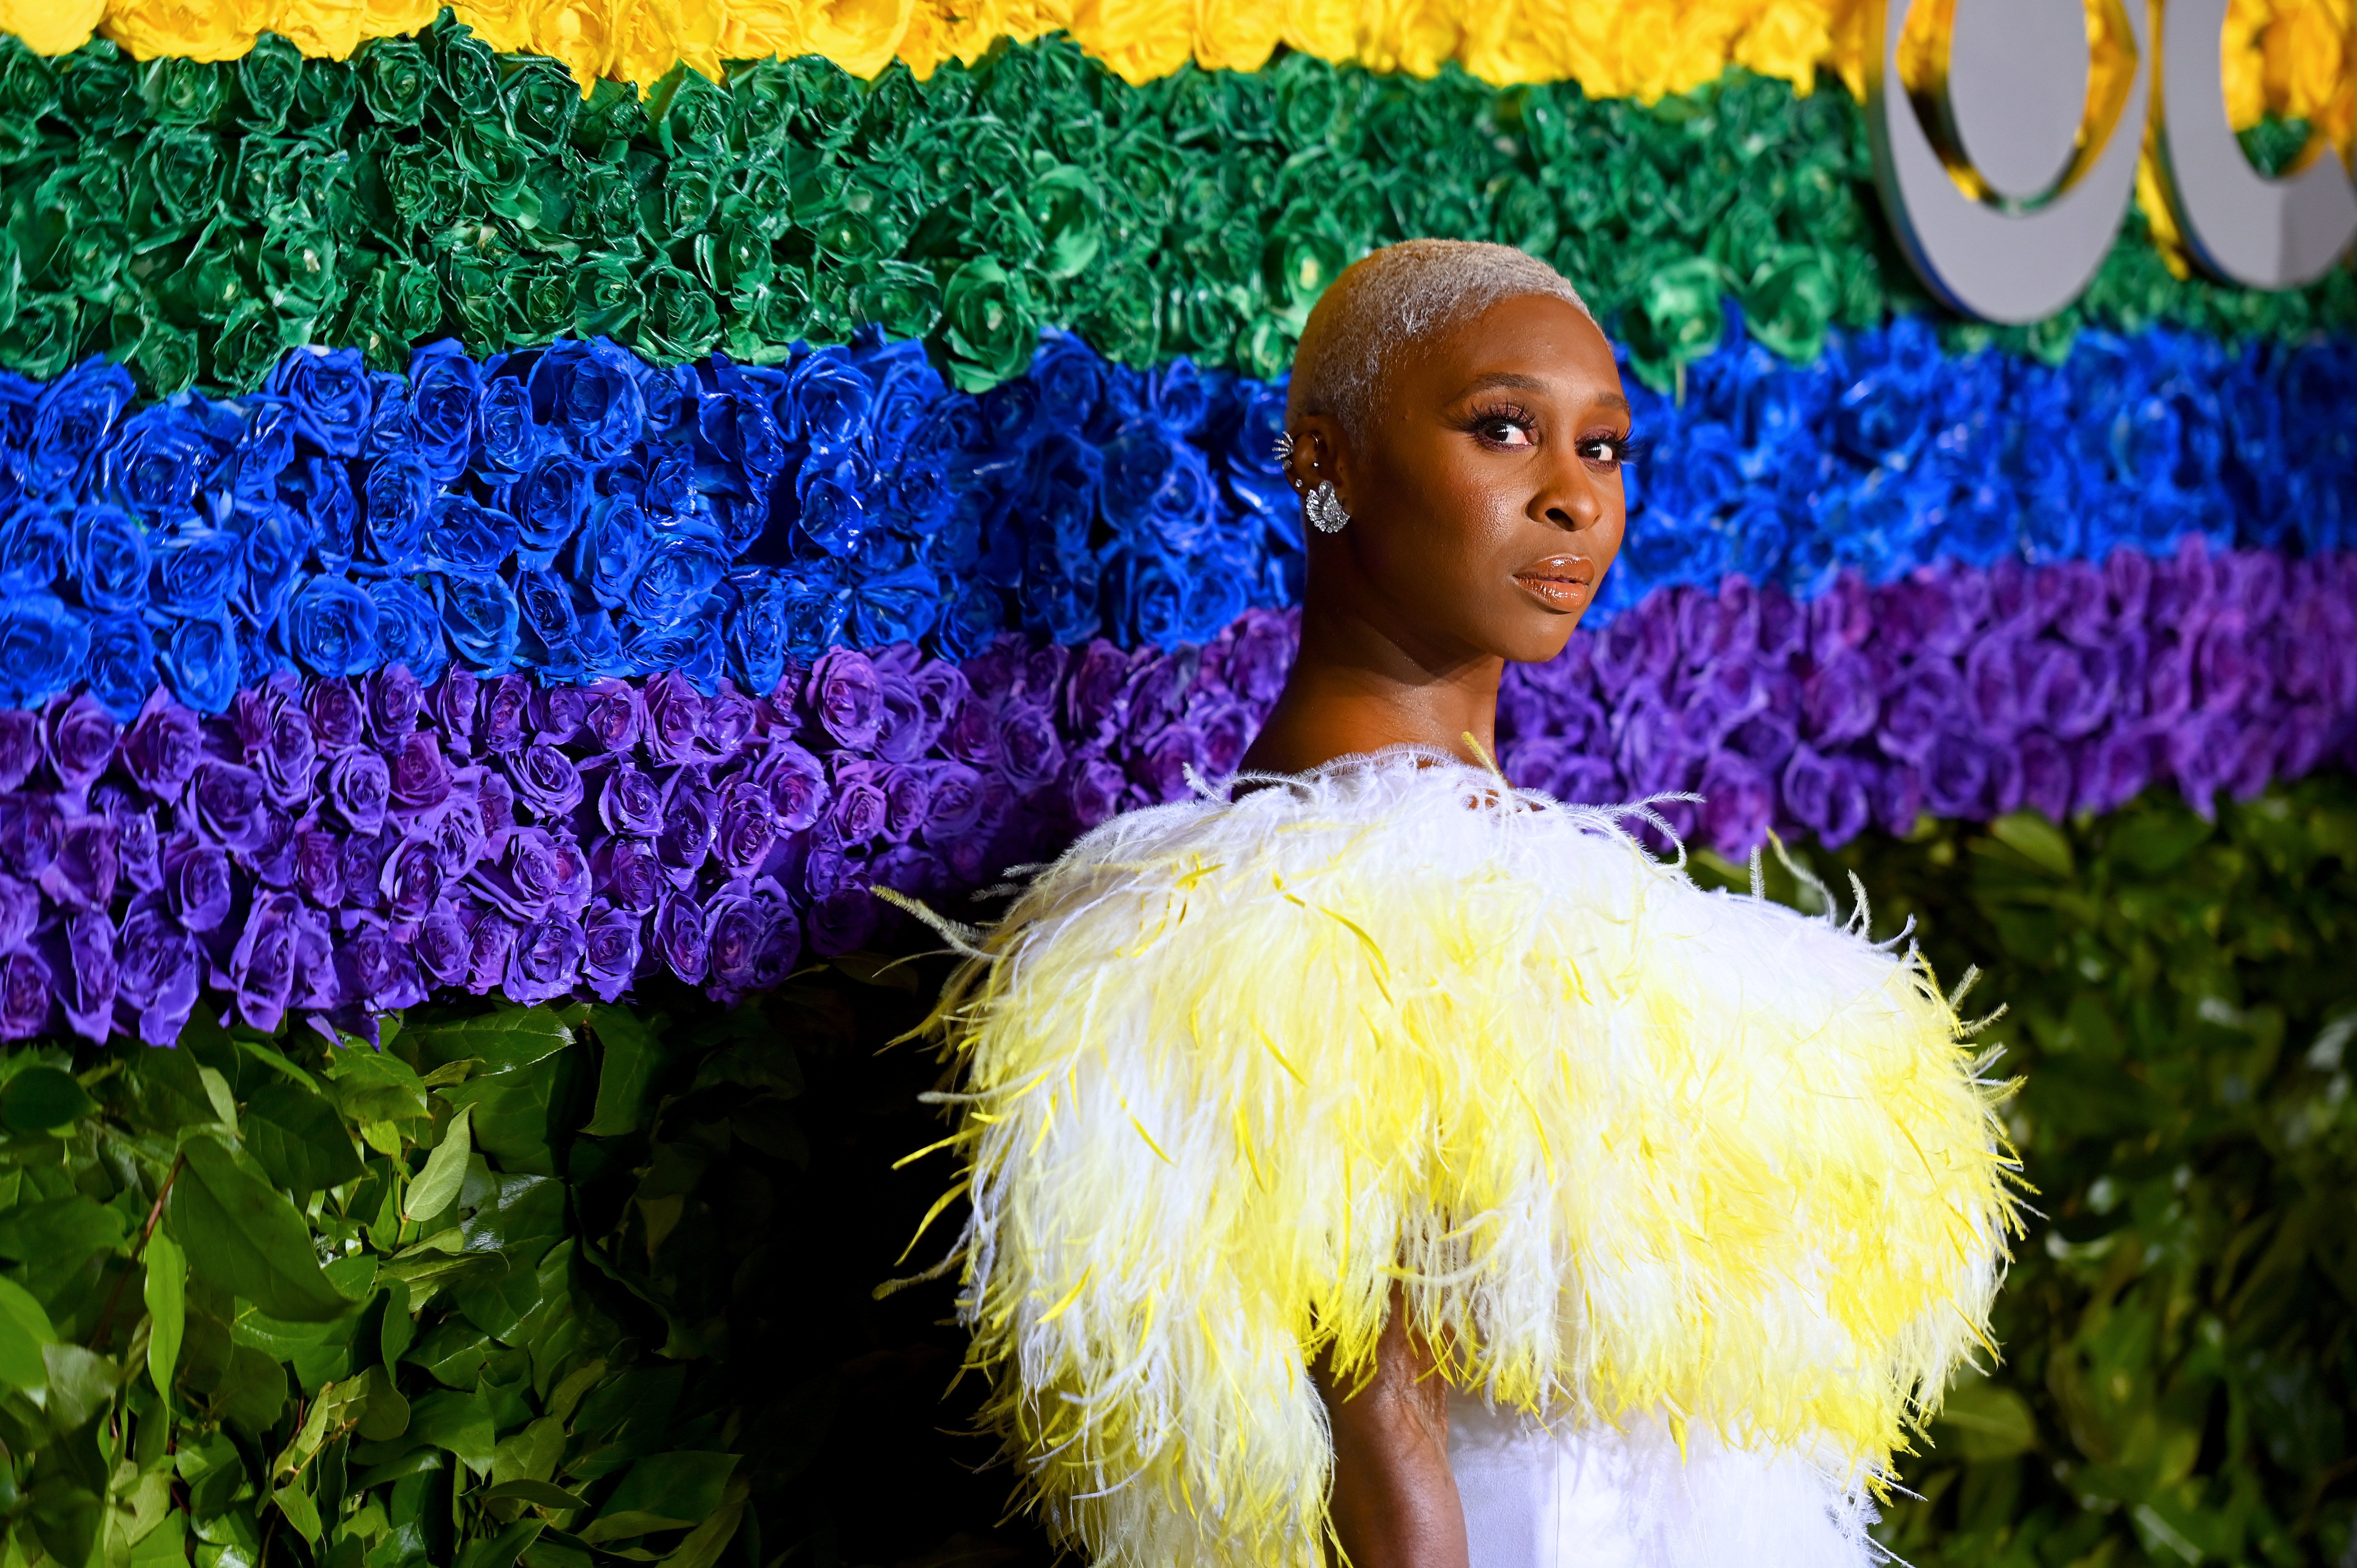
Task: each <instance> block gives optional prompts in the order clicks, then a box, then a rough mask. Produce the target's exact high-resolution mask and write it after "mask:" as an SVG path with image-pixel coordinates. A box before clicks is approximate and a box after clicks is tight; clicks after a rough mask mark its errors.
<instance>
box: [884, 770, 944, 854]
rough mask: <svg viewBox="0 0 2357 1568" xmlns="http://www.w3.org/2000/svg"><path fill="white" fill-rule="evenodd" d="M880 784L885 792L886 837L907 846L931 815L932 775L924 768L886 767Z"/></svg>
mask: <svg viewBox="0 0 2357 1568" xmlns="http://www.w3.org/2000/svg"><path fill="white" fill-rule="evenodd" d="M881 773H882V777H881V778H880V779H877V782H878V783H879V784H881V785H882V786H883V789H884V836H885V837H886V838H888V839H890V840H891V841H892V842H893V843H908V842H909V840H910V839H912V838H914V837H916V836H917V830H918V829H920V828H921V827H923V826H924V825H925V819H926V818H927V817H928V816H930V815H931V813H932V807H933V789H932V774H931V769H930V768H921V767H894V766H887V767H885V768H883V769H882V770H881Z"/></svg>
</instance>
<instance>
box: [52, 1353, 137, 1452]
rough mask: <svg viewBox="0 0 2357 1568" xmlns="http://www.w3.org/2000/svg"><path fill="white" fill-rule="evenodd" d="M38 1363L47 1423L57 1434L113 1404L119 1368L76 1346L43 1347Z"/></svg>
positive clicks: (96, 1354) (119, 1375)
mask: <svg viewBox="0 0 2357 1568" xmlns="http://www.w3.org/2000/svg"><path fill="white" fill-rule="evenodd" d="M41 1362H42V1366H43V1368H44V1369H45V1370H46V1371H47V1372H48V1385H49V1387H48V1417H49V1421H50V1423H51V1424H52V1425H55V1426H57V1427H58V1428H59V1429H60V1430H62V1429H65V1428H69V1427H76V1426H80V1425H81V1423H84V1422H86V1421H88V1420H89V1419H90V1418H91V1416H93V1415H96V1414H97V1413H98V1412H100V1411H102V1410H104V1409H105V1408H106V1407H107V1406H108V1405H109V1404H111V1403H113V1400H114V1391H115V1389H116V1387H117V1386H118V1385H120V1384H121V1383H122V1381H123V1369H122V1368H120V1367H118V1366H116V1365H115V1364H114V1363H113V1361H111V1360H109V1359H106V1358H105V1357H103V1356H102V1355H99V1354H98V1353H97V1352H96V1351H94V1350H88V1349H85V1348H82V1347H81V1346H80V1345H44V1346H42V1347H41ZM101 1478H102V1479H103V1472H102V1473H101Z"/></svg>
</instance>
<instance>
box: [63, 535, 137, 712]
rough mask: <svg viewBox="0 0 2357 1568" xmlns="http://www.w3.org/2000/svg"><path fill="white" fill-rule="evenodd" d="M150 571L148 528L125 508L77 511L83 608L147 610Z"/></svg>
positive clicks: (76, 554) (77, 572)
mask: <svg viewBox="0 0 2357 1568" xmlns="http://www.w3.org/2000/svg"><path fill="white" fill-rule="evenodd" d="M147 568H148V553H147V530H146V529H145V528H144V527H142V526H141V525H140V522H139V520H138V519H136V518H135V517H133V516H132V515H131V514H130V513H129V512H127V511H124V510H123V509H122V508H121V507H113V506H85V507H78V508H76V509H75V510H74V526H73V567H72V571H73V578H74V591H75V592H76V594H77V595H79V596H80V597H81V602H82V604H83V605H84V606H86V607H89V608H91V609H93V610H97V611H100V612H101V613H103V614H124V613H128V614H134V615H135V614H137V613H138V612H139V611H141V610H144V609H145V608H146V607H147ZM140 695H141V696H142V697H145V695H146V693H145V692H142V693H140Z"/></svg>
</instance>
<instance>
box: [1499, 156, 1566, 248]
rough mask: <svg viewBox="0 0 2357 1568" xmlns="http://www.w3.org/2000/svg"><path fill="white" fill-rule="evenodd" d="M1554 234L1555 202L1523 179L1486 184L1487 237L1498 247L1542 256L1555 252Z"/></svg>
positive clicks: (1511, 176)
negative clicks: (1507, 246) (1487, 196)
mask: <svg viewBox="0 0 2357 1568" xmlns="http://www.w3.org/2000/svg"><path fill="white" fill-rule="evenodd" d="M1556 232H1557V230H1556V225H1555V202H1554V201H1553V200H1552V199H1550V198H1549V197H1548V196H1547V193H1546V192H1545V191H1544V190H1542V189H1540V188H1539V187H1538V185H1537V183H1536V182H1535V181H1534V180H1533V179H1531V178H1530V177H1528V176H1527V175H1523V174H1512V173H1509V174H1502V175H1500V176H1499V177H1497V178H1496V179H1493V180H1491V182H1490V233H1491V237H1492V238H1494V239H1495V240H1496V241H1497V242H1498V243H1500V244H1501V245H1512V246H1513V247H1514V249H1516V250H1518V251H1521V252H1524V253H1526V254H1529V255H1534V256H1544V255H1545V254H1546V253H1547V252H1549V251H1552V250H1554V249H1555V234H1556Z"/></svg>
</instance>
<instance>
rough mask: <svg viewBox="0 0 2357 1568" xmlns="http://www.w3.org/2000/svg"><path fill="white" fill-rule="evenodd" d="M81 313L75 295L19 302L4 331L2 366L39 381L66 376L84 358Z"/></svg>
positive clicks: (1, 333) (0, 347)
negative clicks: (72, 366)
mask: <svg viewBox="0 0 2357 1568" xmlns="http://www.w3.org/2000/svg"><path fill="white" fill-rule="evenodd" d="M80 347H81V306H80V302H79V301H77V300H76V299H75V298H74V297H73V296H72V295H39V296H37V297H31V298H25V299H20V300H19V301H17V304H16V311H15V313H14V314H13V315H12V316H11V317H9V320H8V324H7V326H6V327H5V328H0V366H5V368H6V369H8V370H12V371H16V373H17V374H18V375H20V376H30V377H32V378H33V379H34V380H35V381H48V380H49V379H50V378H52V377H54V376H59V375H63V374H64V373H65V370H66V367H67V366H69V365H70V364H72V363H73V362H74V361H75V360H78V359H80V358H81V355H80V353H79V352H77V350H78V349H79V348H80Z"/></svg>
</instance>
